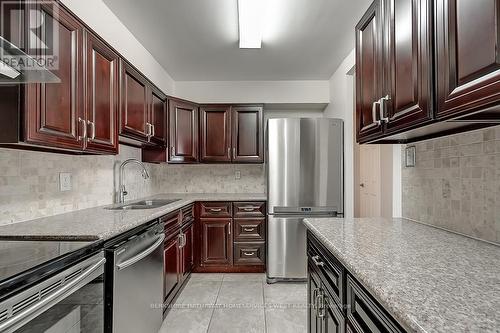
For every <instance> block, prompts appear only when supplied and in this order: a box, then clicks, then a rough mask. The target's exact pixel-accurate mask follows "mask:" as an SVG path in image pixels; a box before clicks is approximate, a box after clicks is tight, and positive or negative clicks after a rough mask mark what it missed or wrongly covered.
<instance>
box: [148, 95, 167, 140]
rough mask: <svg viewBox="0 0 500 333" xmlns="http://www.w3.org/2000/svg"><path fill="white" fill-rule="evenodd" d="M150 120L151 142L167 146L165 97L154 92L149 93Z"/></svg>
mask: <svg viewBox="0 0 500 333" xmlns="http://www.w3.org/2000/svg"><path fill="white" fill-rule="evenodd" d="M150 118H151V121H150V123H151V125H153V130H154V133H153V134H154V135H153V136H152V137H151V142H153V143H156V144H157V145H160V146H165V145H166V144H167V102H166V100H165V97H164V96H162V94H161V93H160V92H158V91H156V90H153V91H151V116H150Z"/></svg>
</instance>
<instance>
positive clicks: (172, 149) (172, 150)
mask: <svg viewBox="0 0 500 333" xmlns="http://www.w3.org/2000/svg"><path fill="white" fill-rule="evenodd" d="M173 156H175V147H174V146H172V147H170V157H173Z"/></svg>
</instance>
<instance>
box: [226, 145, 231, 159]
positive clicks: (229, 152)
mask: <svg viewBox="0 0 500 333" xmlns="http://www.w3.org/2000/svg"><path fill="white" fill-rule="evenodd" d="M227 158H229V159H231V148H227Z"/></svg>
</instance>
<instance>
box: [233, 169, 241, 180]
mask: <svg viewBox="0 0 500 333" xmlns="http://www.w3.org/2000/svg"><path fill="white" fill-rule="evenodd" d="M234 179H241V171H240V170H236V172H235V173H234Z"/></svg>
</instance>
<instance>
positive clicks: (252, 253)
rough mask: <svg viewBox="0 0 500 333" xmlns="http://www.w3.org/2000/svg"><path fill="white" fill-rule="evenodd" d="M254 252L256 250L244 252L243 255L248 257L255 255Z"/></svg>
mask: <svg viewBox="0 0 500 333" xmlns="http://www.w3.org/2000/svg"><path fill="white" fill-rule="evenodd" d="M254 254H255V252H243V255H244V256H247V257H250V256H253V255H254Z"/></svg>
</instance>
